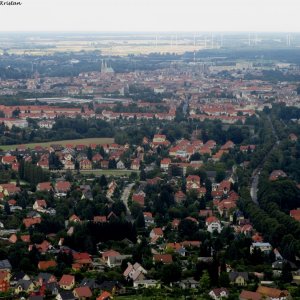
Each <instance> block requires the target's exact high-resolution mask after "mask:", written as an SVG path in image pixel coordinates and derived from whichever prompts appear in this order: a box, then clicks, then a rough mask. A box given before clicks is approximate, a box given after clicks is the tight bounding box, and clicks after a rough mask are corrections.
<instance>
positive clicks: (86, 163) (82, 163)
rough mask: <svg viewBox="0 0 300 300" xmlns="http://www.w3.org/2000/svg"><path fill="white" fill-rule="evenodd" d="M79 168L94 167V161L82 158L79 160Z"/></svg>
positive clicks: (88, 168)
mask: <svg viewBox="0 0 300 300" xmlns="http://www.w3.org/2000/svg"><path fill="white" fill-rule="evenodd" d="M79 168H80V170H91V169H92V168H93V167H92V162H91V161H90V160H88V159H82V160H81V161H80V162H79Z"/></svg>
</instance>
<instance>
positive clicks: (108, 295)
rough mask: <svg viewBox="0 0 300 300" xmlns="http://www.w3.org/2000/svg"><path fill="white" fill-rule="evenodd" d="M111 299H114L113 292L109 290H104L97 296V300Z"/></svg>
mask: <svg viewBox="0 0 300 300" xmlns="http://www.w3.org/2000/svg"><path fill="white" fill-rule="evenodd" d="M110 299H113V297H112V294H111V293H109V292H107V291H104V292H102V294H101V295H100V296H99V297H97V298H96V300H110Z"/></svg>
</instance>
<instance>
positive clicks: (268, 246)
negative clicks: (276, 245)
mask: <svg viewBox="0 0 300 300" xmlns="http://www.w3.org/2000/svg"><path fill="white" fill-rule="evenodd" d="M254 248H257V249H260V251H261V252H262V253H264V254H269V253H270V252H271V251H272V246H271V244H270V243H261V242H257V243H252V245H251V246H250V253H252V252H253V249H254Z"/></svg>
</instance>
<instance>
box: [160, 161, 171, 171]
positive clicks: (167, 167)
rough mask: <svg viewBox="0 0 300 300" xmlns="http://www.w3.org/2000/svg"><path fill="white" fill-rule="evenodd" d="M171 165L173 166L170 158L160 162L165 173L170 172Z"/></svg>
mask: <svg viewBox="0 0 300 300" xmlns="http://www.w3.org/2000/svg"><path fill="white" fill-rule="evenodd" d="M170 164H171V159H170V158H164V159H162V160H161V162H160V168H161V169H162V170H164V171H168V169H169V165H170Z"/></svg>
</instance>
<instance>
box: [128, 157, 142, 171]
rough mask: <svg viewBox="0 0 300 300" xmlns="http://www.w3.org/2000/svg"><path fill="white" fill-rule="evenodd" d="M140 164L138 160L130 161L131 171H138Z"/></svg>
mask: <svg viewBox="0 0 300 300" xmlns="http://www.w3.org/2000/svg"><path fill="white" fill-rule="evenodd" d="M140 164H141V162H140V160H139V159H137V158H136V159H134V160H133V161H132V163H131V166H130V169H131V170H139V169H140Z"/></svg>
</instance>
